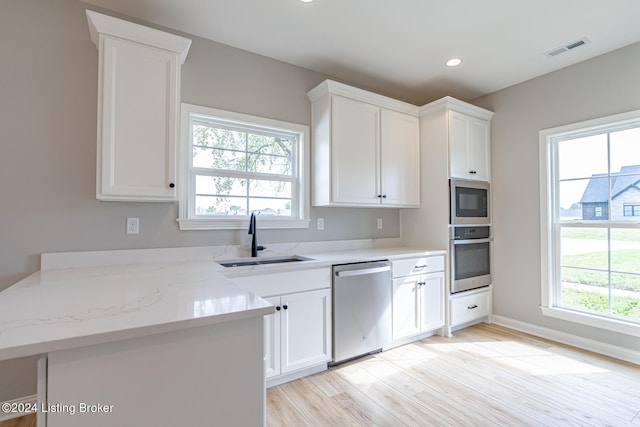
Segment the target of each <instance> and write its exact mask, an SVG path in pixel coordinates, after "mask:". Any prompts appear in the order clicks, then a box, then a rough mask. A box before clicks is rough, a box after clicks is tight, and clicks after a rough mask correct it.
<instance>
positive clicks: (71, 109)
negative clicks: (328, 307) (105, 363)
mask: <svg viewBox="0 0 640 427" xmlns="http://www.w3.org/2000/svg"><path fill="white" fill-rule="evenodd" d="M86 8H87V5H86V4H83V3H81V2H79V1H76V0H0V57H1V58H2V67H0V182H2V186H0V203H1V204H0V206H1V207H0V289H4V288H6V287H8V286H10V285H11V284H13V283H15V282H16V281H18V280H20V279H22V278H24V277H26V276H27V275H29V274H31V273H33V272H35V271H37V270H38V269H39V267H40V264H39V263H40V254H41V253H42V252H61V251H83V250H103V249H129V248H152V247H178V246H202V245H228V244H242V245H246V244H248V242H249V240H248V235H247V234H246V232H244V231H241V230H239V231H202V232H197V231H189V232H185V231H183V232H181V231H179V230H178V227H177V224H176V221H175V220H176V218H177V205H175V204H144V203H118V202H98V201H96V199H95V162H96V160H95V156H96V111H97V78H98V52H97V50H96V47H95V46H94V45H93V44H92V43H91V40H90V39H89V30H88V26H87V19H86V16H85V9H86ZM325 78H326V76H323V75H320V74H318V73H315V72H311V71H309V70H305V69H302V68H298V67H294V66H291V65H288V64H285V63H282V62H278V61H274V60H271V59H268V58H265V57H261V56H258V55H254V54H251V53H248V52H245V51H241V50H238V49H233V48H230V47H227V46H224V45H221V44H218V43H213V42H210V41H206V40H203V39H198V38H193V45H192V48H191V50H190V52H189V56H188V57H187V61H186V63H185V65H184V67H183V73H182V100H183V101H185V102H189V103H194V104H200V105H205V106H210V107H215V108H220V109H226V110H230V111H236V112H241V113H247V114H254V115H258V116H264V117H268V118H273V119H277V120H284V121H290V122H294V123H300V124H305V125H309V124H310V121H311V117H310V104H309V101H308V99H307V96H306V92H307V91H308V90H310V89H311V88H313V87H314V86H315V85H317V84H318V83H320V82H321V81H323V80H324V79H325ZM347 83H348V82H347ZM311 216H312V218H313V219H315V218H317V217H323V218H325V231H316V230H315V221H313V222H312V225H311V228H310V229H308V230H293V231H273V230H263V231H262V232H261V233H260V240H261V243H265V244H267V243H269V242H274V243H275V242H295V241H303V240H308V241H314V240H339V239H359V238H373V237H399V233H400V231H399V230H400V227H399V212H398V210H397V209H333V208H312V209H311ZM126 217H139V218H140V234H139V235H126V234H125V219H126ZM378 217H381V218H383V219H384V226H385V228H384V230H381V231H380V230H377V229H376V218H378ZM1 316H2V314H1V313H0V321H1V319H2V317H1ZM32 393H35V364H34V359H33V358H31V359H23V360H18V361H11V362H3V363H0V401H4V400H7V399H11V398H15V397H21V396H25V395H29V394H32Z"/></svg>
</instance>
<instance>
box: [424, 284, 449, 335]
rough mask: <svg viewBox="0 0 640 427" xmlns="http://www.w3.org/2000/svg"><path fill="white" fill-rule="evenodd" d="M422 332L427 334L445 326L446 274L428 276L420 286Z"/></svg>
mask: <svg viewBox="0 0 640 427" xmlns="http://www.w3.org/2000/svg"><path fill="white" fill-rule="evenodd" d="M420 306H421V308H420V330H421V331H422V332H427V331H429V330H433V329H437V328H440V327H442V325H444V273H443V272H441V273H433V274H427V275H425V276H424V277H423V279H422V281H421V286H420Z"/></svg>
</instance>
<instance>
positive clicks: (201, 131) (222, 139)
mask: <svg viewBox="0 0 640 427" xmlns="http://www.w3.org/2000/svg"><path fill="white" fill-rule="evenodd" d="M193 145H202V146H207V147H215V148H223V149H229V150H240V151H244V150H245V148H246V133H244V132H237V131H232V130H227V129H219V128H212V127H209V126H206V125H197V124H196V125H194V126H193Z"/></svg>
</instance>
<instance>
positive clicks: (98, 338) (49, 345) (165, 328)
mask: <svg viewBox="0 0 640 427" xmlns="http://www.w3.org/2000/svg"><path fill="white" fill-rule="evenodd" d="M273 313H275V308H274V307H273V305H269V306H265V307H260V308H253V309H247V310H242V311H235V312H231V313H224V314H218V315H212V316H204V317H200V318H197V319H186V320H181V321H175V322H167V323H160V324H155V325H148V326H140V327H136V328H130V329H121V330H117V331H109V332H103V333H97V334H91V335H82V336H78V337H73V338H62V339H59V340H53V341H42V342H39V343H34V344H25V345H19V346H16V347H8V348H5V349H0V361H4V360H9V359H16V358H20V357H29V356H35V355H39V354H47V353H51V352H54V351H65V350H72V349H74V348H79V347H86V346H90V345H96V344H105V343H109V342H115V341H124V340H129V339H135V338H140V337H144V336H150V335H157V334H162V333H166V332H175V331H180V330H184V329H190V328H196V327H206V326H213V325H220V324H223V323H227V322H232V321H236V320H244V319H250V318H253V317H262V316H265V315H269V314H273Z"/></svg>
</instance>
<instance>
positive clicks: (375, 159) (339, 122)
mask: <svg viewBox="0 0 640 427" xmlns="http://www.w3.org/2000/svg"><path fill="white" fill-rule="evenodd" d="M331 103H332V104H331V168H332V170H331V193H332V202H333V203H338V204H340V203H343V204H350V205H354V204H358V205H379V204H380V198H378V195H379V194H380V190H379V175H378V174H379V163H380V162H379V152H380V131H379V128H380V125H379V123H380V109H379V108H378V107H375V106H373V105H369V104H366V103H364V102H359V101H355V100H352V99H349V98H343V97H341V96H336V95H332V96H331Z"/></svg>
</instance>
